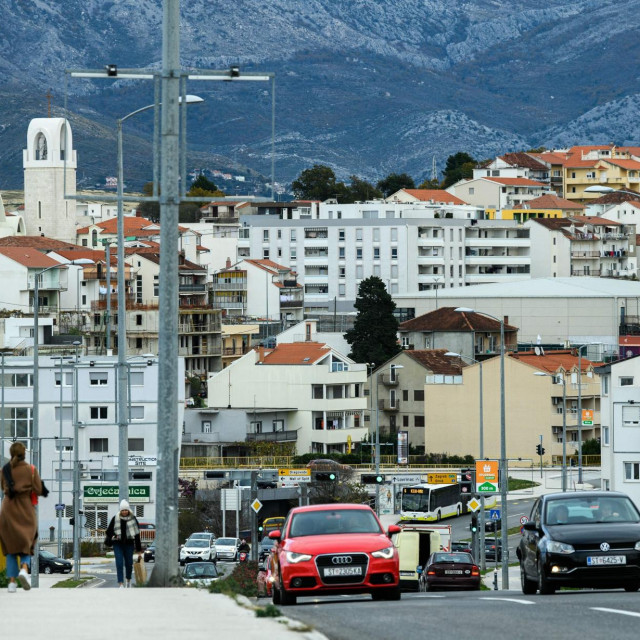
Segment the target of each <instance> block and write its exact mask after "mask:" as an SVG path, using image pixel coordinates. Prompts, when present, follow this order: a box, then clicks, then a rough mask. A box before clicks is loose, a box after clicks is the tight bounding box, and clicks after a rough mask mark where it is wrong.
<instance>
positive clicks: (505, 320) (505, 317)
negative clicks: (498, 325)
mask: <svg viewBox="0 0 640 640" xmlns="http://www.w3.org/2000/svg"><path fill="white" fill-rule="evenodd" d="M502 321H503V322H504V324H505V325H508V324H509V316H503V320H502Z"/></svg>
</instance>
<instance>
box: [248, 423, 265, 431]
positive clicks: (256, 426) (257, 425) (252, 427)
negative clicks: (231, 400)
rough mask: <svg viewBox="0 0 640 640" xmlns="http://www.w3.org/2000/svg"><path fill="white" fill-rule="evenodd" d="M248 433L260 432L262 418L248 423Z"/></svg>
mask: <svg viewBox="0 0 640 640" xmlns="http://www.w3.org/2000/svg"><path fill="white" fill-rule="evenodd" d="M249 433H262V420H256V421H255V422H250V423H249Z"/></svg>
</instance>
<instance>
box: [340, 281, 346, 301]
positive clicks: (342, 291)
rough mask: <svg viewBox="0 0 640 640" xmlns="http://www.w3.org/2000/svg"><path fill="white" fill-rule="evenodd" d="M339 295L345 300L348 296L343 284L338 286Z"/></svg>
mask: <svg viewBox="0 0 640 640" xmlns="http://www.w3.org/2000/svg"><path fill="white" fill-rule="evenodd" d="M338 295H339V296H340V297H341V298H344V296H346V295H347V292H346V287H345V285H343V284H339V285H338Z"/></svg>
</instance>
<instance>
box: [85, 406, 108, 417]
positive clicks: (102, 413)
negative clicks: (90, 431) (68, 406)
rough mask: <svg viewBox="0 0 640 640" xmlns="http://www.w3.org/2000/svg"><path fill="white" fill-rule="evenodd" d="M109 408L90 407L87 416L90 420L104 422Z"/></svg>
mask: <svg viewBox="0 0 640 640" xmlns="http://www.w3.org/2000/svg"><path fill="white" fill-rule="evenodd" d="M108 410H109V407H91V408H90V410H89V414H90V416H91V419H92V420H106V419H107V416H108Z"/></svg>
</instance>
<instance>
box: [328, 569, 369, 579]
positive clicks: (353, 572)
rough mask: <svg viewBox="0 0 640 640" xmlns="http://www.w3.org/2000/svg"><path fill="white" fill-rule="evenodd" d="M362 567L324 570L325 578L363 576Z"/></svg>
mask: <svg viewBox="0 0 640 640" xmlns="http://www.w3.org/2000/svg"><path fill="white" fill-rule="evenodd" d="M361 575H362V567H327V568H326V569H325V570H324V576H325V578H327V577H331V576H361Z"/></svg>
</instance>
